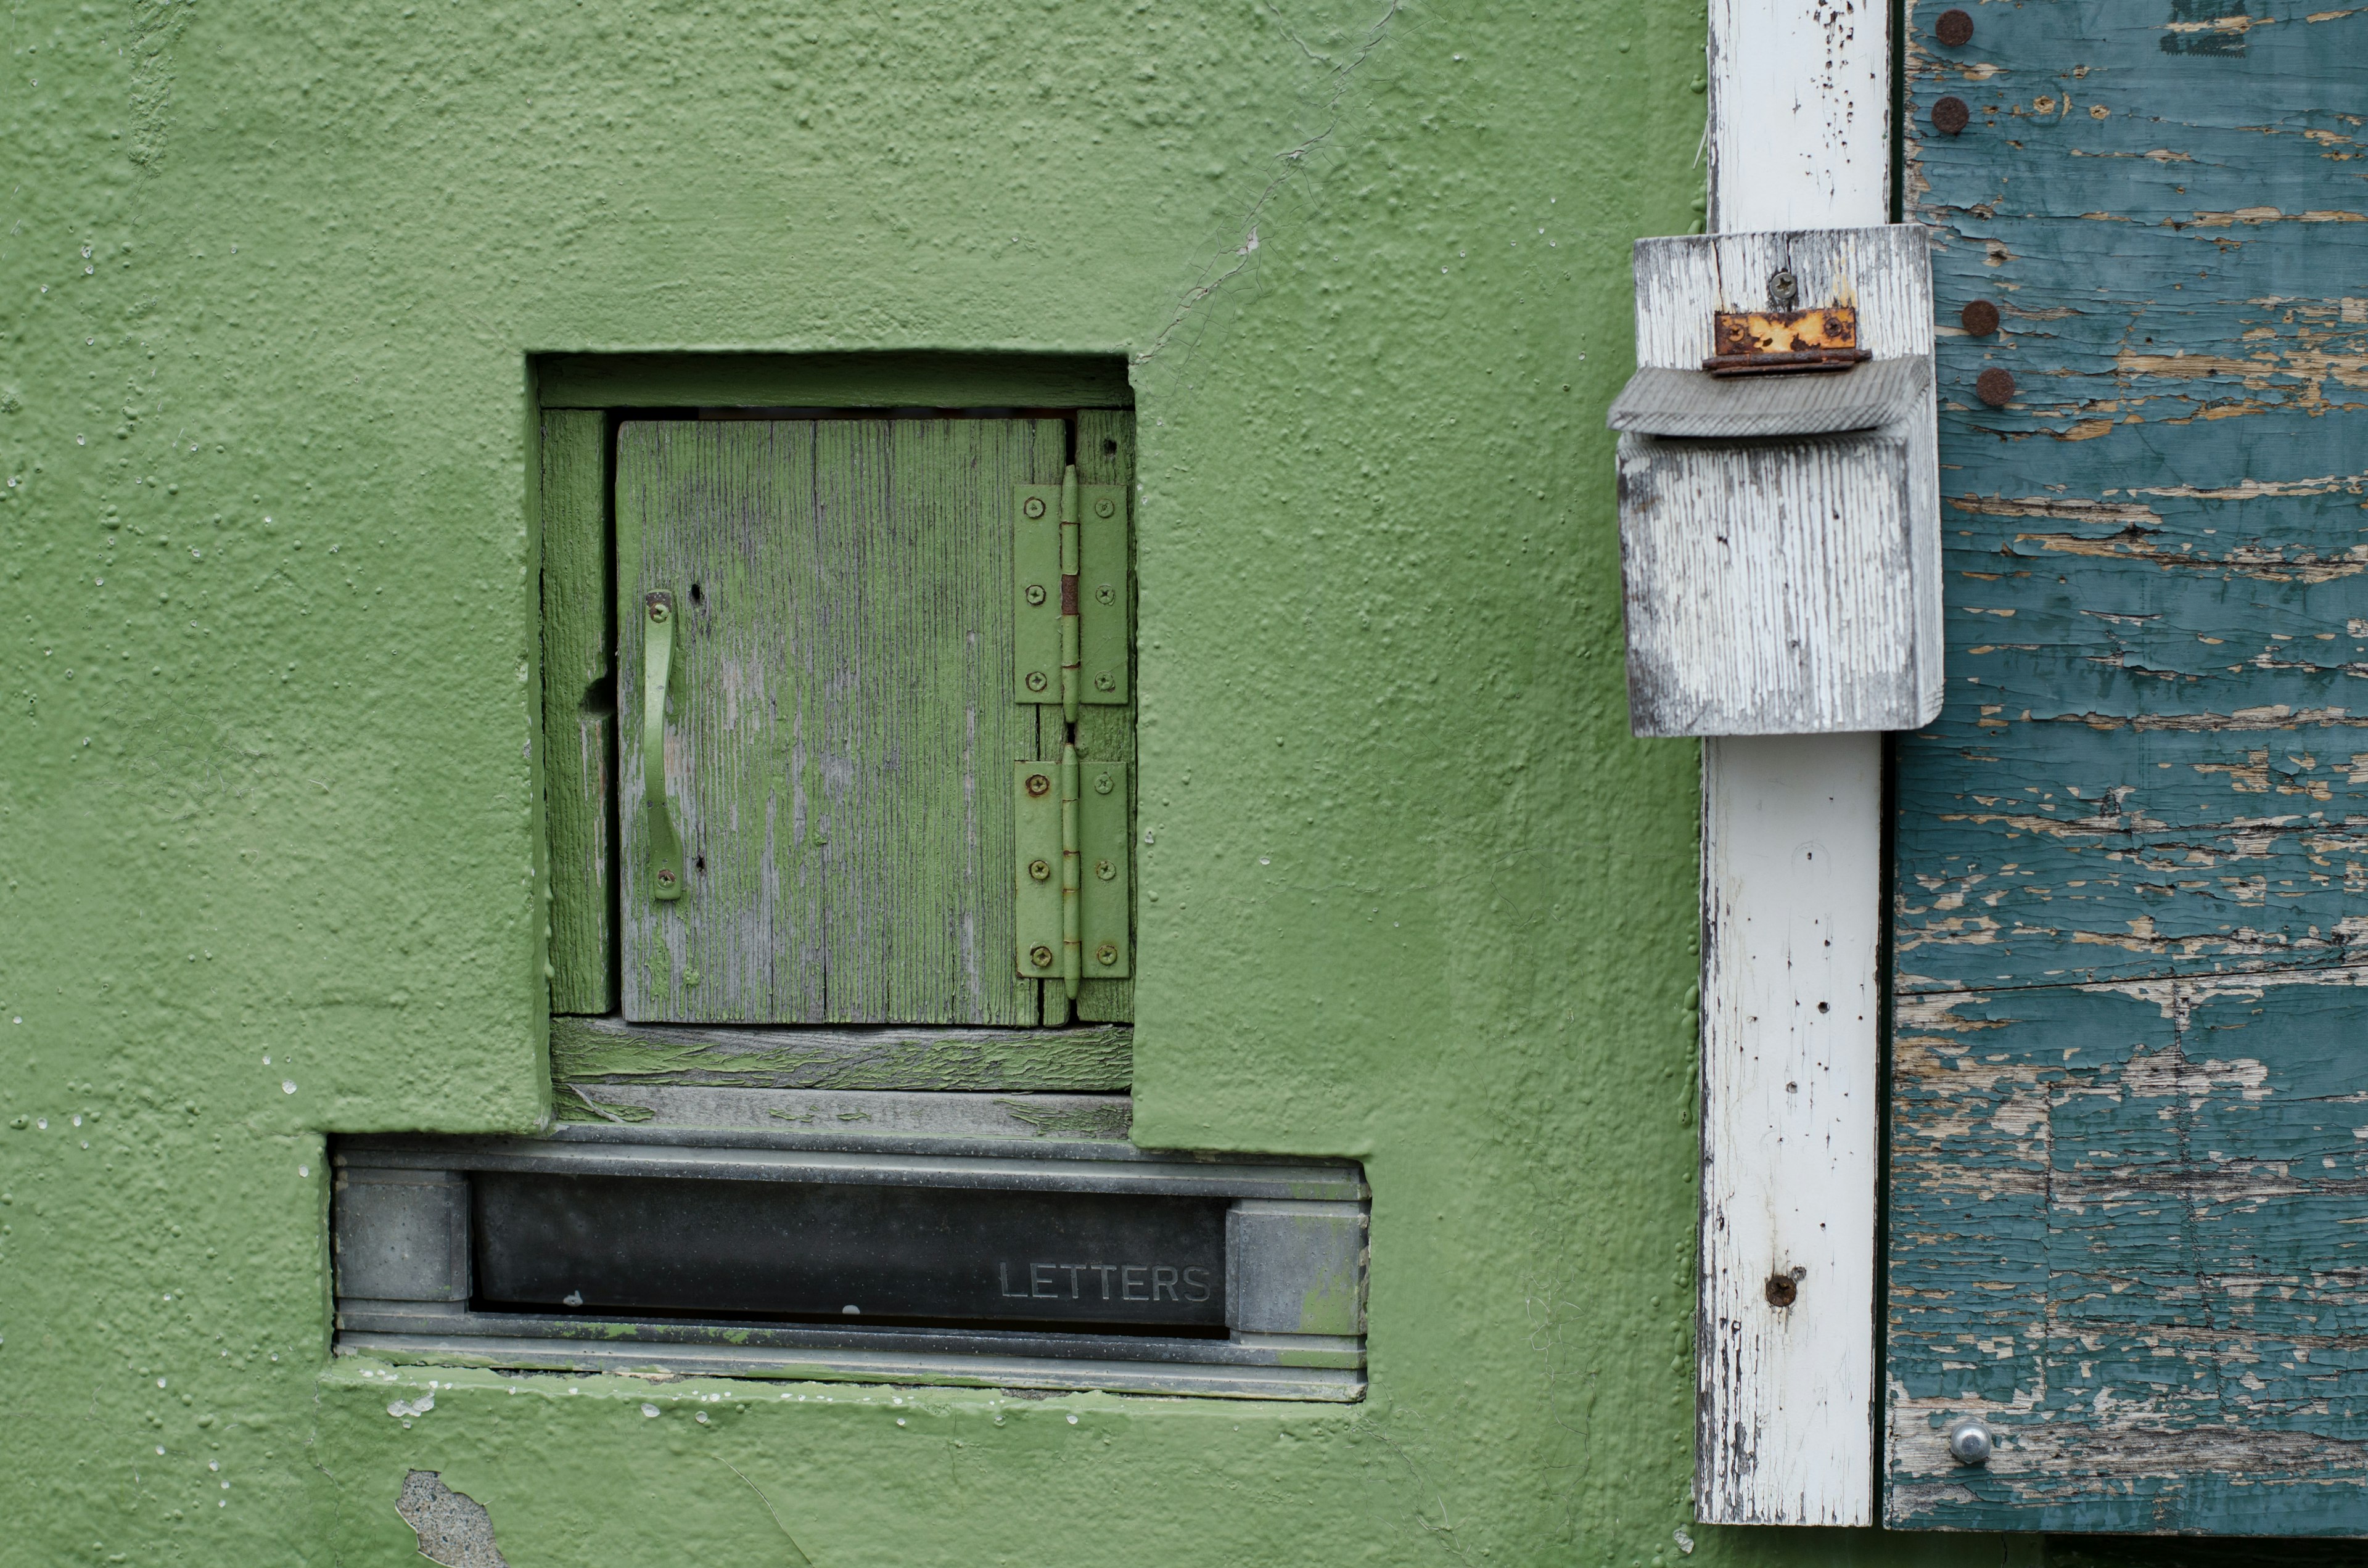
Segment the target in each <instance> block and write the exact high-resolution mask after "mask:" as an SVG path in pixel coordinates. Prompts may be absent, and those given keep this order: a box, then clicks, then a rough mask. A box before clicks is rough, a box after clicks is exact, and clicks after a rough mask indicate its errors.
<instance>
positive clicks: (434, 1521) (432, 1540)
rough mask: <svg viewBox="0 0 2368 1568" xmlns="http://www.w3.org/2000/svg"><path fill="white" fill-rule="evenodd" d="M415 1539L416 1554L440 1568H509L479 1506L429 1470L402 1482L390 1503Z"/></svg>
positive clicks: (491, 1523)
mask: <svg viewBox="0 0 2368 1568" xmlns="http://www.w3.org/2000/svg"><path fill="white" fill-rule="evenodd" d="M394 1511H395V1512H396V1513H398V1514H401V1515H402V1516H403V1522H404V1524H407V1525H409V1526H410V1527H411V1528H412V1529H413V1530H415V1531H416V1532H417V1534H418V1536H419V1555H420V1556H422V1557H425V1558H427V1560H428V1561H429V1562H441V1563H442V1564H444V1568H509V1562H508V1560H507V1559H506V1558H504V1557H503V1556H502V1549H501V1548H500V1547H498V1546H496V1545H495V1544H494V1518H493V1516H492V1515H491V1514H488V1513H486V1512H485V1506H484V1504H483V1503H480V1502H478V1501H477V1500H476V1499H475V1498H473V1497H468V1496H463V1495H462V1494H460V1493H458V1492H455V1491H453V1490H452V1489H451V1488H450V1487H449V1486H447V1485H445V1484H444V1478H443V1477H442V1476H440V1475H438V1474H437V1473H436V1472H435V1471H432V1470H415V1471H412V1472H411V1473H410V1474H408V1475H406V1476H404V1478H403V1491H402V1493H401V1494H399V1495H398V1496H397V1497H396V1498H395V1500H394Z"/></svg>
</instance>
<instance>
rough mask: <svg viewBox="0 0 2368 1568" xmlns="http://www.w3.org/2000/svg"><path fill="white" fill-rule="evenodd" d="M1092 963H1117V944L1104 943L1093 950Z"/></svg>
mask: <svg viewBox="0 0 2368 1568" xmlns="http://www.w3.org/2000/svg"><path fill="white" fill-rule="evenodd" d="M1094 961H1095V962H1097V963H1102V964H1113V963H1116V962H1118V944H1117V943H1116V942H1104V943H1103V944H1102V945H1101V946H1100V947H1099V948H1096V949H1094Z"/></svg>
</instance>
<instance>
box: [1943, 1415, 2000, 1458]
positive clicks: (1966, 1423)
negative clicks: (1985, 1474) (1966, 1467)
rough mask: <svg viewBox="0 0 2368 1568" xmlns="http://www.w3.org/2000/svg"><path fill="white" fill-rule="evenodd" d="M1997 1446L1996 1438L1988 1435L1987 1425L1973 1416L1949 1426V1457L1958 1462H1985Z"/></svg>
mask: <svg viewBox="0 0 2368 1568" xmlns="http://www.w3.org/2000/svg"><path fill="white" fill-rule="evenodd" d="M1997 1447H1998V1440H1997V1439H1996V1438H1995V1437H1991V1436H1990V1429H1989V1427H1988V1426H1987V1425H1986V1424H1984V1423H1983V1422H1981V1421H1978V1420H1976V1419H1975V1418H1974V1417H1973V1416H1970V1415H1969V1416H1967V1417H1965V1419H1964V1420H1963V1421H1960V1422H1958V1423H1957V1424H1956V1425H1955V1426H1952V1427H1950V1428H1949V1457H1950V1458H1951V1459H1952V1460H1956V1461H1957V1462H1958V1463H1959V1464H1971V1465H1982V1464H1987V1463H1989V1462H1990V1454H1991V1452H1992V1451H1993V1450H1994V1449H1996V1448H1997Z"/></svg>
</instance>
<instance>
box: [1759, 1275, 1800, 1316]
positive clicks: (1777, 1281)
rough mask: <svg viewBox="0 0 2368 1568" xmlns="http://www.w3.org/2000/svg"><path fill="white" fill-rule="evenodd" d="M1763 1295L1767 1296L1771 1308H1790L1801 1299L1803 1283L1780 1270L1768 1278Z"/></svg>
mask: <svg viewBox="0 0 2368 1568" xmlns="http://www.w3.org/2000/svg"><path fill="white" fill-rule="evenodd" d="M1763 1293H1764V1294H1765V1295H1766V1296H1767V1298H1768V1304H1769V1305H1770V1306H1771V1307H1789V1306H1791V1305H1792V1304H1793V1302H1794V1301H1799V1300H1800V1299H1801V1282H1800V1281H1799V1280H1797V1279H1795V1278H1793V1277H1792V1276H1791V1275H1789V1274H1786V1273H1783V1272H1782V1271H1781V1270H1780V1271H1779V1272H1777V1273H1774V1274H1771V1275H1770V1276H1769V1277H1768V1284H1767V1287H1766V1290H1764V1292H1763Z"/></svg>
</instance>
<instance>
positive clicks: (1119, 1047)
mask: <svg viewBox="0 0 2368 1568" xmlns="http://www.w3.org/2000/svg"><path fill="white" fill-rule="evenodd" d="M1133 1038H1134V1037H1133V1030H1131V1029H1126V1028H1114V1027H1104V1028H1075V1029H1040V1030H995V1029H943V1028H940V1029H927V1028H873V1029H764V1028H728V1029H725V1028H699V1027H696V1026H684V1025H679V1024H628V1023H625V1022H623V1021H622V1020H620V1019H617V1018H554V1019H552V1025H551V1064H552V1077H553V1078H554V1079H555V1080H556V1081H557V1082H559V1083H560V1084H562V1085H564V1084H566V1083H570V1082H575V1083H587V1084H591V1083H598V1084H620V1083H639V1084H694V1085H723V1086H736V1087H742V1088H760V1089H912V1090H930V1091H941V1092H948V1093H951V1092H957V1091H961V1092H970V1093H985V1092H993V1093H998V1094H1000V1093H1025V1094H1123V1093H1124V1092H1125V1091H1126V1090H1127V1088H1128V1086H1129V1085H1130V1084H1131V1083H1132V1082H1133ZM561 1097H562V1099H564V1098H566V1097H568V1096H564V1095H563V1096H561Z"/></svg>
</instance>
